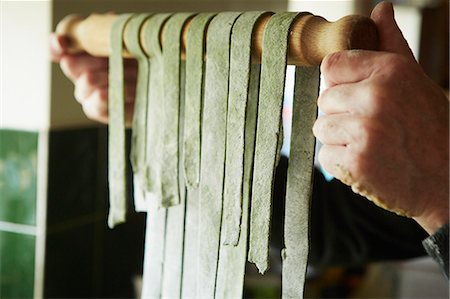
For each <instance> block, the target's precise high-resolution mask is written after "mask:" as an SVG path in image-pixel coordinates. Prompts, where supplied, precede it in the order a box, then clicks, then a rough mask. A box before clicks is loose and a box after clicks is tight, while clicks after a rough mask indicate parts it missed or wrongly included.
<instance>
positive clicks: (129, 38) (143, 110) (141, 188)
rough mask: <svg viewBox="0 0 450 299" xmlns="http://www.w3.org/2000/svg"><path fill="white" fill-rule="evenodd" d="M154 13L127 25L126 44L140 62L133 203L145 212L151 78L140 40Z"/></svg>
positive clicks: (131, 158) (133, 140)
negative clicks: (145, 24)
mask: <svg viewBox="0 0 450 299" xmlns="http://www.w3.org/2000/svg"><path fill="white" fill-rule="evenodd" d="M150 16H151V14H147V13H145V14H139V15H136V16H134V17H133V18H132V19H131V20H130V21H129V23H128V25H127V30H126V32H125V42H126V46H127V49H128V52H130V54H131V55H133V57H134V58H136V60H137V63H138V73H137V82H136V96H135V102H134V113H133V127H132V138H131V154H130V160H131V164H132V166H133V176H134V179H133V182H134V203H135V208H136V210H137V211H146V210H147V208H146V204H145V176H146V172H145V165H146V151H147V149H146V146H147V132H146V131H147V100H148V84H149V77H150V64H149V60H148V57H147V54H146V53H145V52H144V50H143V49H142V46H141V41H140V32H141V28H142V26H143V24H144V23H145V22H146V21H147V20H148V18H149V17H150Z"/></svg>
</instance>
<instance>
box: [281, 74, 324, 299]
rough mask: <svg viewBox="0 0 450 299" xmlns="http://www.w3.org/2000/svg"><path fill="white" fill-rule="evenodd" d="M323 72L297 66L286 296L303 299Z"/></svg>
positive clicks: (285, 252) (284, 277)
mask: <svg viewBox="0 0 450 299" xmlns="http://www.w3.org/2000/svg"><path fill="white" fill-rule="evenodd" d="M319 81H320V72H319V68H318V67H310V68H307V67H296V68H295V88H294V99H293V109H292V115H293V116H292V130H291V146H290V152H289V166H288V173H287V188H286V206H285V220H284V243H285V248H284V249H283V251H282V258H283V275H282V286H283V289H282V297H283V298H292V299H294V298H303V290H304V284H305V275H306V265H307V262H308V244H309V238H308V237H309V233H308V232H309V229H308V227H309V211H310V201H311V196H312V189H313V169H314V149H315V138H314V135H313V133H312V127H313V125H314V122H315V120H316V117H317V104H316V101H317V97H318V96H319Z"/></svg>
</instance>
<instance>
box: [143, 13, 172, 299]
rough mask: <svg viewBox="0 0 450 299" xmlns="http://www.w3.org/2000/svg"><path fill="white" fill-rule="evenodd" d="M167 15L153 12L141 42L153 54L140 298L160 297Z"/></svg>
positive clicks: (163, 216)
mask: <svg viewBox="0 0 450 299" xmlns="http://www.w3.org/2000/svg"><path fill="white" fill-rule="evenodd" d="M170 15H171V14H168V13H165V14H156V15H154V16H152V17H151V18H150V20H149V21H148V23H147V26H145V27H144V43H145V47H146V48H147V49H150V50H151V51H152V53H153V55H152V56H151V57H149V62H150V83H149V98H148V105H147V109H148V113H147V116H148V119H147V143H148V146H147V184H146V185H147V186H146V187H147V190H149V192H146V202H147V206H148V214H147V228H146V236H145V256H144V273H143V284H142V285H143V288H142V298H160V297H161V293H162V283H163V282H162V279H163V265H164V252H165V241H166V224H167V209H165V208H162V207H161V191H160V189H161V188H160V174H159V169H160V160H159V159H160V157H161V151H162V150H161V142H160V135H161V134H160V130H161V127H160V125H159V123H161V122H162V120H161V117H162V86H161V84H160V79H161V77H162V72H163V60H162V51H161V44H160V40H159V34H160V31H161V29H162V26H163V25H164V23H165V21H166V20H167V19H168V18H169V17H170Z"/></svg>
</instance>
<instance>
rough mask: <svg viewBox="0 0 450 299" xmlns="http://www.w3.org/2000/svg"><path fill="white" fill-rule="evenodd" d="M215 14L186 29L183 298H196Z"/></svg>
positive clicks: (205, 15) (203, 16)
mask: <svg viewBox="0 0 450 299" xmlns="http://www.w3.org/2000/svg"><path fill="white" fill-rule="evenodd" d="M215 15H216V13H199V14H198V15H196V16H195V17H194V18H193V19H192V21H191V23H190V26H189V30H188V33H187V45H186V82H185V90H186V93H185V96H186V98H185V109H184V134H183V136H184V139H183V141H184V143H183V150H184V152H183V160H184V161H183V162H184V175H185V181H186V185H187V187H188V191H187V196H186V214H185V237H184V258H183V277H182V298H198V295H197V287H198V285H199V281H198V279H197V275H198V269H199V267H198V262H199V256H198V255H199V248H198V242H197V241H198V237H199V236H198V232H199V223H200V203H199V199H200V197H199V191H200V189H199V188H198V184H199V181H200V145H201V136H200V133H201V131H200V129H201V113H202V100H203V77H204V76H203V74H204V38H205V34H206V29H207V27H208V24H209V22H210V21H211V19H212V18H213V17H214V16H215Z"/></svg>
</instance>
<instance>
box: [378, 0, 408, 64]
mask: <svg viewBox="0 0 450 299" xmlns="http://www.w3.org/2000/svg"><path fill="white" fill-rule="evenodd" d="M371 18H372V20H373V21H374V22H375V24H376V25H377V29H378V36H379V41H380V50H381V51H386V52H391V53H397V54H400V55H402V56H404V57H406V58H408V59H412V60H414V55H413V53H412V51H411V49H410V48H409V46H408V43H407V42H406V40H405V38H404V37H403V34H402V32H401V31H400V28H399V27H398V25H397V23H396V21H395V19H394V10H393V7H392V3H389V2H382V3H380V4H378V5H377V6H376V7H375V8H374V9H373V11H372V14H371Z"/></svg>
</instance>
